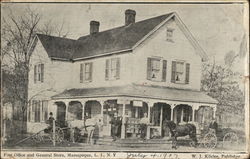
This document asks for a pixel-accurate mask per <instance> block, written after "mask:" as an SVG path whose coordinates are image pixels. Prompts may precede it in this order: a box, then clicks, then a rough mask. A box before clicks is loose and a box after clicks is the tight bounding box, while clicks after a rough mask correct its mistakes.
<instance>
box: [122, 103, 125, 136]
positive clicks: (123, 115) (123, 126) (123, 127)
mask: <svg viewBox="0 0 250 159" xmlns="http://www.w3.org/2000/svg"><path fill="white" fill-rule="evenodd" d="M125 107H126V104H125V101H123V102H122V128H121V139H125V135H126V132H125V131H126V130H125Z"/></svg>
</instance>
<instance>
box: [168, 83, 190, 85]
mask: <svg viewBox="0 0 250 159" xmlns="http://www.w3.org/2000/svg"><path fill="white" fill-rule="evenodd" d="M172 83H174V84H180V85H188V84H189V83H185V82H184V83H183V82H172Z"/></svg>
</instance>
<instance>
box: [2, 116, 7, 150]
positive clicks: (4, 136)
mask: <svg viewBox="0 0 250 159" xmlns="http://www.w3.org/2000/svg"><path fill="white" fill-rule="evenodd" d="M2 131H3V138H2V139H3V140H2V144H3V145H4V144H5V141H6V119H3V130H2Z"/></svg>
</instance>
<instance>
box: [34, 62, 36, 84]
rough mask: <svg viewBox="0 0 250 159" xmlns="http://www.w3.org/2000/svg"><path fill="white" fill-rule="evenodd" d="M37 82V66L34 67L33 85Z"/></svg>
mask: <svg viewBox="0 0 250 159" xmlns="http://www.w3.org/2000/svg"><path fill="white" fill-rule="evenodd" d="M36 81H37V65H35V66H34V83H36Z"/></svg>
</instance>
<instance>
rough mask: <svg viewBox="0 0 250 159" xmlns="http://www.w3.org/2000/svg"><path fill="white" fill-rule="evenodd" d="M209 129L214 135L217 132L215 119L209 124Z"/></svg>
mask: <svg viewBox="0 0 250 159" xmlns="http://www.w3.org/2000/svg"><path fill="white" fill-rule="evenodd" d="M209 129H213V130H214V131H215V133H217V131H218V124H217V122H216V120H215V118H213V119H212V121H211V123H210V124H209Z"/></svg>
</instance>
